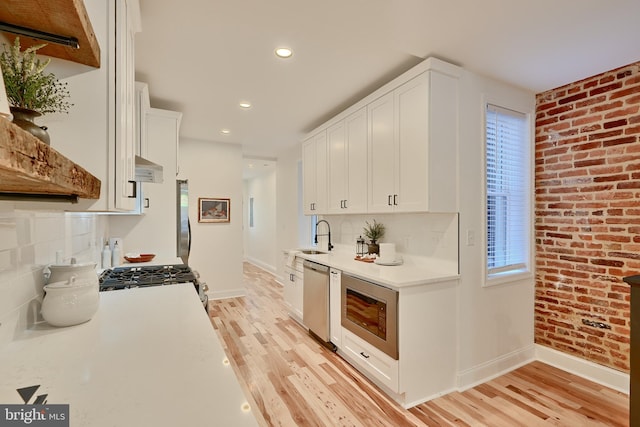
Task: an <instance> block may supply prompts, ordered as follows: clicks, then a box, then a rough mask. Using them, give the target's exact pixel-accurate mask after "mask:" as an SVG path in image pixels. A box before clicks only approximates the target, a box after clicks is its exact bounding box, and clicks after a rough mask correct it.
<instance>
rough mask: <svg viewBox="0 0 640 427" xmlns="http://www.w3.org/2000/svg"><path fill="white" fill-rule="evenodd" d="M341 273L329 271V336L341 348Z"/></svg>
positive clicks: (333, 269)
mask: <svg viewBox="0 0 640 427" xmlns="http://www.w3.org/2000/svg"><path fill="white" fill-rule="evenodd" d="M341 286H342V272H341V271H340V270H336V269H335V268H332V269H331V270H329V336H330V337H331V342H332V343H333V344H335V345H336V346H337V347H341V346H342V325H341V324H340V322H341V319H340V317H341V313H342V311H341V309H340V306H341V304H340V302H341V298H342V293H341Z"/></svg>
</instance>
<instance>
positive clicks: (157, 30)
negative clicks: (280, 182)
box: [136, 0, 640, 159]
mask: <svg viewBox="0 0 640 427" xmlns="http://www.w3.org/2000/svg"><path fill="white" fill-rule="evenodd" d="M140 3H141V12H142V28H143V31H142V33H140V34H138V35H137V37H136V78H137V79H138V80H141V81H145V82H147V83H149V91H150V95H151V103H152V106H154V107H157V108H164V109H172V110H177V111H181V112H183V113H184V115H183V120H182V126H181V132H180V134H181V137H182V138H190V139H198V140H206V141H218V142H230V143H236V144H242V146H243V152H244V153H245V155H246V156H250V157H259V158H267V159H269V158H271V159H274V158H276V156H277V154H278V151H279V150H280V149H283V148H286V147H290V146H293V145H294V144H296V143H298V142H299V141H300V139H301V138H302V137H303V136H304V135H305V134H306V133H307V132H309V131H311V130H312V129H313V128H315V127H316V126H318V125H320V124H322V123H323V122H324V121H326V120H327V119H329V118H331V117H332V116H334V115H335V114H337V113H339V112H340V111H342V110H343V109H345V108H346V107H348V106H349V105H351V104H353V103H354V102H356V101H358V100H359V99H360V98H362V97H364V96H365V95H367V94H368V93H370V92H372V91H373V90H375V89H376V88H378V87H379V86H381V85H382V84H384V83H386V82H387V81H389V80H391V79H392V78H393V77H396V76H397V75H399V74H401V73H402V72H404V71H406V70H407V69H409V68H411V67H413V66H414V65H416V64H417V63H419V62H421V61H422V60H423V59H424V58H426V57H429V56H435V57H438V58H440V59H444V60H447V61H449V62H452V63H455V64H457V65H461V66H463V67H465V68H466V69H468V70H471V71H474V72H476V73H479V74H486V75H490V76H493V77H495V78H497V79H500V80H504V81H507V82H509V83H512V84H514V85H516V86H520V87H523V88H527V89H529V90H531V91H532V92H536V93H538V92H542V91H545V90H547V89H552V88H555V87H558V86H561V85H564V84H566V83H570V82H573V81H576V80H580V79H582V78H585V77H589V76H592V75H594V74H598V73H601V72H604V71H608V70H610V69H613V68H617V67H620V66H623V65H627V64H629V63H631V62H635V61H638V60H640V22H638V21H639V18H640V1H638V0H536V1H524V0H483V1H478V0H321V1H312V0H270V1H265V0H182V1H180V2H179V3H176V2H173V1H168V0H140ZM282 45H286V46H289V47H291V48H292V49H293V50H294V56H293V57H291V58H289V59H287V60H282V59H278V58H276V57H275V55H274V54H273V52H274V49H275V48H276V47H278V46H282ZM241 100H249V101H251V102H252V103H253V107H252V108H251V109H249V110H242V109H241V108H240V107H239V106H238V103H239V102H240V101H241ZM223 128H226V129H229V130H230V131H231V133H230V134H229V135H222V134H221V133H220V130H221V129H223Z"/></svg>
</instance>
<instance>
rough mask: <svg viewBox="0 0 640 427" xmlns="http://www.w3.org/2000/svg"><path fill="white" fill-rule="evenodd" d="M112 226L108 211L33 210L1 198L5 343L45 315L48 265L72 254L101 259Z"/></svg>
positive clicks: (0, 320) (1, 329)
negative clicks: (42, 308) (41, 308)
mask: <svg viewBox="0 0 640 427" xmlns="http://www.w3.org/2000/svg"><path fill="white" fill-rule="evenodd" d="M107 228H108V221H107V217H106V216H104V215H98V214H94V213H66V212H62V211H54V210H51V211H45V210H27V209H21V208H19V207H16V204H14V203H11V202H0V345H1V344H2V343H3V342H6V341H5V340H6V339H7V338H10V336H11V335H12V333H13V332H12V331H14V330H15V329H16V328H23V327H26V326H28V324H29V323H30V322H33V321H35V320H36V319H37V318H38V317H39V301H40V298H41V297H42V293H43V290H42V287H43V286H44V269H45V267H46V266H47V265H48V264H53V263H56V262H59V261H63V262H69V261H70V259H71V258H72V257H74V258H76V260H77V262H89V261H93V262H99V253H100V248H101V242H102V241H103V238H104V236H107V235H108V229H107ZM3 338H4V339H3Z"/></svg>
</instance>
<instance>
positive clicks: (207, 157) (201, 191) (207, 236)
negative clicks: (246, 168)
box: [178, 138, 245, 298]
mask: <svg viewBox="0 0 640 427" xmlns="http://www.w3.org/2000/svg"><path fill="white" fill-rule="evenodd" d="M179 161H180V174H179V176H178V178H179V179H188V180H189V219H190V220H191V233H192V237H191V254H190V255H189V265H190V266H191V267H192V268H193V269H194V270H197V271H198V272H199V273H200V276H201V280H204V281H205V282H206V283H207V285H208V286H209V296H210V297H211V298H230V297H234V296H240V295H244V294H245V288H244V285H243V282H242V277H243V276H242V259H243V256H242V221H243V207H242V147H241V146H239V145H232V144H224V143H218V142H211V141H197V140H190V139H184V138H181V139H180V154H179ZM199 197H210V198H211V197H212V198H225V199H227V198H228V199H231V206H230V217H231V221H230V222H228V223H227V222H225V223H199V222H198V198H199Z"/></svg>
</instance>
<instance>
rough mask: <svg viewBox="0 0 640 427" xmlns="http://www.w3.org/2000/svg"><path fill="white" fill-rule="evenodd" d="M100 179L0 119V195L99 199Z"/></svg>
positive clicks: (28, 134)
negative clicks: (13, 194)
mask: <svg viewBox="0 0 640 427" xmlns="http://www.w3.org/2000/svg"><path fill="white" fill-rule="evenodd" d="M100 184H101V183H100V180H99V179H98V178H96V177H95V176H93V175H91V174H90V173H89V172H87V171H86V170H85V169H84V168H82V167H81V166H79V165H77V164H75V163H74V162H72V161H71V160H69V159H67V158H66V157H65V156H63V155H62V154H60V153H58V152H57V151H56V150H54V149H53V148H51V147H50V146H48V145H47V144H45V143H43V142H41V141H40V140H39V139H37V138H35V137H34V136H33V135H31V134H30V133H27V132H25V131H24V130H22V129H21V128H19V127H18V126H16V125H14V124H13V123H11V122H9V121H7V120H5V119H3V118H0V193H17V194H29V195H38V196H43V195H50V196H51V195H54V196H78V197H81V198H85V199H98V198H99V197H100Z"/></svg>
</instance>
